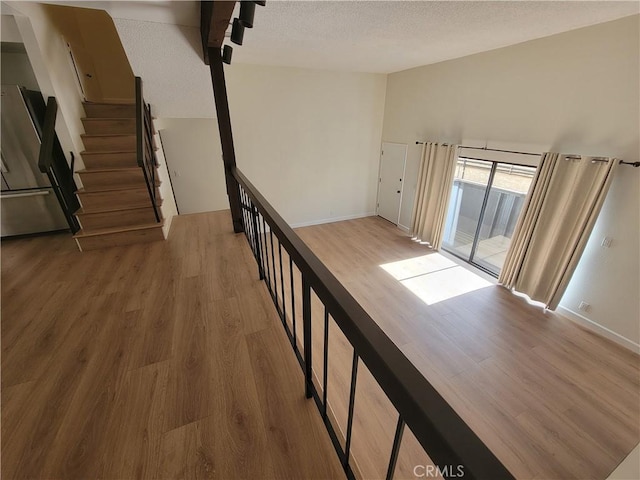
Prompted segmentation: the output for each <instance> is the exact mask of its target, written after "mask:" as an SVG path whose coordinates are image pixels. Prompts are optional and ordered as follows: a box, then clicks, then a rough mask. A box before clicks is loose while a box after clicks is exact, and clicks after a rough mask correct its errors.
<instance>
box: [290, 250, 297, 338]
mask: <svg viewBox="0 0 640 480" xmlns="http://www.w3.org/2000/svg"><path fill="white" fill-rule="evenodd" d="M289 280H290V283H291V323H292V325H293V327H292V328H293V338H292V339H291V341H292V342H293V349H294V351H295V350H297V349H298V342H297V341H296V303H295V293H294V291H295V290H294V283H293V259H292V258H291V255H289Z"/></svg>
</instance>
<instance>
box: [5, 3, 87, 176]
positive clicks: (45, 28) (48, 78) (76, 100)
mask: <svg viewBox="0 0 640 480" xmlns="http://www.w3.org/2000/svg"><path fill="white" fill-rule="evenodd" d="M2 13H3V14H7V15H9V16H11V17H12V18H13V19H14V21H15V23H16V25H17V29H18V31H19V34H20V38H21V40H22V42H23V43H24V46H25V49H26V51H27V55H28V57H29V61H30V63H31V66H32V67H33V73H34V75H35V77H36V80H37V81H38V85H39V87H40V91H41V92H42V94H43V96H44V97H45V98H47V97H49V96H53V97H56V100H57V101H58V117H57V120H56V133H57V134H58V138H59V139H60V143H61V145H62V148H63V150H64V151H65V154H66V155H67V159H69V151H73V152H74V153H75V157H76V162H77V166H76V168H77V169H81V168H83V166H82V159H81V157H80V152H81V151H82V150H83V145H82V140H81V138H80V134H82V133H84V129H83V126H82V122H81V120H80V119H81V118H82V116H83V115H84V111H83V108H82V100H81V97H80V94H79V90H78V87H77V86H76V80H75V78H74V73H73V70H72V69H71V67H70V65H69V60H68V53H67V49H66V46H65V44H64V42H63V40H62V35H61V33H60V32H59V31H58V30H57V29H56V27H55V26H54V25H53V23H52V22H51V19H50V18H49V16H48V15H47V13H46V10H45V8H44V6H43V5H42V4H39V3H31V2H4V3H3V10H2ZM3 38H4V37H3ZM76 181H78V179H77V178H76Z"/></svg>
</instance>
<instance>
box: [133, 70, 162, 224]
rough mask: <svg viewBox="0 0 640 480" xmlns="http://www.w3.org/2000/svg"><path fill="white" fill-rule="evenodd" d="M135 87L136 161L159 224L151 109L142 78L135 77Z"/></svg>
mask: <svg viewBox="0 0 640 480" xmlns="http://www.w3.org/2000/svg"><path fill="white" fill-rule="evenodd" d="M135 87H136V159H137V162H138V166H139V167H140V168H142V173H143V175H144V181H145V184H146V185H147V191H148V192H149V198H150V200H151V205H152V206H153V214H154V215H155V217H156V222H158V223H160V221H161V218H162V217H161V215H160V211H159V209H158V204H157V195H156V194H157V190H158V189H157V186H156V173H157V170H156V167H157V166H158V160H157V158H156V154H155V151H154V147H153V125H152V119H151V107H150V106H149V105H147V104H146V103H145V101H144V96H143V94H142V78H140V77H135Z"/></svg>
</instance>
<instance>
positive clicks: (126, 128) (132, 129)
mask: <svg viewBox="0 0 640 480" xmlns="http://www.w3.org/2000/svg"><path fill="white" fill-rule="evenodd" d="M82 124H83V125H84V131H85V133H87V134H89V135H107V134H109V135H111V134H130V135H135V133H136V121H135V119H134V118H119V119H115V120H106V119H104V120H102V119H89V120H88V119H86V118H83V119H82Z"/></svg>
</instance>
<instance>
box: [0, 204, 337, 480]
mask: <svg viewBox="0 0 640 480" xmlns="http://www.w3.org/2000/svg"><path fill="white" fill-rule="evenodd" d="M2 478H3V479H7V480H8V479H13V478H21V479H30V480H35V479H97V478H102V479H121V480H128V479H134V478H153V479H160V478H165V479H178V478H186V479H195V478H198V479H203V478H216V479H233V478H250V479H262V478H291V479H302V478H343V473H342V470H341V467H340V465H339V462H338V460H337V457H336V455H335V453H334V451H333V447H332V446H331V444H330V440H329V437H328V435H327V433H326V432H325V430H324V427H323V425H322V421H321V418H320V417H319V415H318V413H317V410H316V407H315V405H314V404H313V403H312V402H311V401H309V400H306V399H305V398H304V384H303V377H302V373H301V370H300V368H299V365H298V364H297V361H296V360H295V357H294V355H293V354H292V352H291V347H290V344H289V343H288V341H287V339H286V336H285V334H284V330H283V328H282V324H281V323H280V322H279V319H278V317H277V315H276V314H275V310H274V308H273V305H272V303H271V300H270V299H269V297H268V294H267V293H266V290H265V287H264V285H263V283H262V282H260V281H259V280H258V275H257V269H256V265H255V262H254V260H253V257H252V256H251V253H250V250H249V248H248V245H247V243H246V240H245V238H244V237H243V236H242V235H234V234H233V233H232V228H231V221H230V216H229V212H226V211H225V212H214V213H210V214H197V215H188V216H180V217H176V218H175V219H174V223H173V226H172V229H171V234H170V237H169V239H168V241H166V242H156V243H148V244H138V245H129V246H122V247H114V248H110V249H104V250H99V251H92V252H85V253H81V252H79V251H78V249H77V247H76V245H75V241H74V240H73V239H72V238H71V236H70V235H55V236H46V237H39V238H29V239H20V240H9V241H3V242H2Z"/></svg>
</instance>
